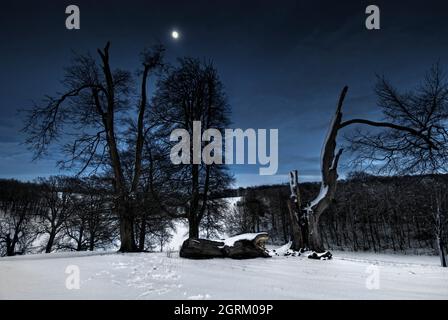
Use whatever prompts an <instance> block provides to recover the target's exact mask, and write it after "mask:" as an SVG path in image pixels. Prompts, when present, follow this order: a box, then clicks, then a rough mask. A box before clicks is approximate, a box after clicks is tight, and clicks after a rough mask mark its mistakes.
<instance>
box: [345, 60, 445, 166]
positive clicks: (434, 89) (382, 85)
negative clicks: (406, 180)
mask: <svg viewBox="0 0 448 320" xmlns="http://www.w3.org/2000/svg"><path fill="white" fill-rule="evenodd" d="M375 92H376V94H377V96H378V105H379V107H380V108H381V110H382V113H383V115H384V118H385V121H383V122H374V121H368V120H363V119H352V120H348V121H345V122H343V123H341V126H340V127H341V128H344V127H347V126H349V125H353V124H366V125H368V126H375V127H381V130H380V131H367V132H366V131H361V130H357V131H356V132H355V134H352V135H349V136H348V140H349V142H350V150H351V151H352V154H353V155H354V157H353V159H352V162H351V164H352V165H355V166H359V167H362V168H365V169H370V170H374V171H376V172H379V173H399V174H424V173H435V172H446V170H447V168H448V166H447V164H448V131H447V123H448V82H447V81H446V77H445V75H444V73H443V71H442V70H441V68H440V66H439V65H438V64H436V65H434V66H433V67H432V68H431V69H430V71H429V72H428V73H427V75H426V77H425V79H424V81H423V82H422V84H421V85H420V87H418V88H416V89H415V90H412V91H408V92H405V93H401V92H399V91H398V90H397V89H396V88H394V87H393V86H392V85H391V84H390V83H389V82H388V81H387V80H386V79H385V78H384V77H381V78H379V79H378V82H377V84H376V87H375Z"/></svg>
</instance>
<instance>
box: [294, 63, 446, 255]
mask: <svg viewBox="0 0 448 320" xmlns="http://www.w3.org/2000/svg"><path fill="white" fill-rule="evenodd" d="M427 81H428V84H427V86H426V87H425V88H426V91H424V92H425V94H424V96H423V97H421V98H420V99H411V101H414V100H416V101H417V102H418V103H420V104H422V105H421V106H420V105H419V110H418V111H419V113H418V115H416V114H414V111H413V110H409V103H402V101H401V100H400V96H399V95H397V94H396V93H395V91H394V90H393V89H391V88H390V87H389V86H388V84H387V83H384V82H383V83H382V85H381V90H380V89H379V91H378V94H379V95H380V98H381V101H382V103H383V104H384V110H383V112H384V113H385V114H386V115H387V117H388V119H389V120H390V122H387V121H383V122H377V121H370V120H365V119H351V120H347V121H345V122H342V105H343V102H344V99H345V96H346V94H347V90H348V87H347V86H346V87H344V88H343V89H342V92H341V94H340V97H339V101H338V104H337V108H336V113H335V115H334V116H333V120H332V122H331V124H330V128H329V130H328V133H327V137H326V139H325V142H324V144H323V147H322V153H321V174H322V181H321V187H320V192H319V194H318V195H317V196H316V198H314V200H313V201H311V202H310V203H309V204H307V205H306V206H305V207H302V210H304V211H305V213H304V217H303V219H304V220H305V221H306V222H305V225H307V226H308V229H309V231H308V230H307V229H305V231H302V238H303V239H307V240H303V241H302V244H301V246H302V247H303V245H304V244H305V243H307V244H308V245H309V248H310V249H311V250H314V251H317V252H322V251H323V250H324V247H323V243H322V239H321V236H320V232H319V218H320V216H321V215H322V213H323V212H325V210H327V208H328V207H329V206H330V204H331V202H332V201H333V199H334V197H335V192H336V184H337V178H338V173H337V167H338V162H339V158H340V156H341V153H342V149H339V150H338V151H337V152H336V139H337V135H338V131H339V130H340V129H342V128H345V127H347V126H349V125H354V124H364V125H369V126H374V127H381V128H384V129H385V130H392V133H390V140H391V141H392V143H393V144H392V147H393V148H392V149H390V148H388V147H387V146H384V145H382V141H381V138H382V137H383V136H382V135H379V136H378V137H376V140H374V142H372V139H369V138H366V137H365V136H363V137H361V139H358V140H356V143H358V144H363V145H366V146H368V147H369V148H371V150H373V151H372V152H374V154H376V153H375V148H376V147H378V148H379V147H380V146H381V145H382V146H383V148H385V149H386V150H388V151H387V152H390V153H391V156H390V158H386V159H389V160H390V159H392V161H393V162H394V164H396V163H397V162H396V154H397V153H398V154H400V153H405V154H407V155H409V154H411V157H412V153H413V154H414V155H415V158H416V160H415V161H416V163H417V164H416V166H417V165H422V163H425V158H424V157H422V155H425V154H428V155H431V157H430V159H429V161H431V163H432V164H435V165H436V166H437V165H440V164H441V163H444V161H446V157H445V154H446V141H447V138H448V132H446V130H445V129H444V127H443V119H446V113H444V112H443V111H444V110H446V106H445V102H440V101H439V100H440V99H442V98H443V99H444V98H445V97H447V96H448V85H443V84H441V79H440V74H439V72H438V71H437V70H435V71H434V70H433V71H432V73H431V74H430V77H429V78H428V80H427ZM442 88H446V89H447V90H442ZM443 99H442V100H443ZM443 101H445V100H443ZM387 102H390V103H391V104H392V106H390V105H388V104H387ZM421 119H423V120H421ZM388 132H389V131H388ZM400 141H402V142H403V143H404V146H400V144H399V143H400ZM389 147H390V146H389ZM383 151H384V150H383ZM370 159H375V156H372V155H371V156H370ZM435 159H437V160H438V161H436V160H435ZM294 176H295V173H294V172H292V173H291V199H292V200H291V203H290V208H291V210H290V212H291V214H290V215H291V217H292V218H291V222H292V224H293V226H292V229H293V234H295V233H297V230H298V229H300V225H298V224H299V218H298V217H299V216H300V215H299V212H300V211H299V209H300V202H299V199H300V197H299V196H298V183H297V179H296V178H295V177H294ZM294 238H298V237H294ZM297 244H298V243H296V244H295V245H297Z"/></svg>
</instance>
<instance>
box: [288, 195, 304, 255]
mask: <svg viewBox="0 0 448 320" xmlns="http://www.w3.org/2000/svg"><path fill="white" fill-rule="evenodd" d="M291 207H292V204H291V202H288V209H289V223H290V226H291V241H292V245H291V249H292V250H296V251H299V250H300V249H301V248H303V237H302V236H303V233H301V232H300V227H299V223H298V222H297V219H296V217H295V214H294V209H292V208H291Z"/></svg>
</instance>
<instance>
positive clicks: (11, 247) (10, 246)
mask: <svg viewBox="0 0 448 320" xmlns="http://www.w3.org/2000/svg"><path fill="white" fill-rule="evenodd" d="M14 254H15V243H14V241H11V235H10V234H7V235H6V255H7V256H13V255H14Z"/></svg>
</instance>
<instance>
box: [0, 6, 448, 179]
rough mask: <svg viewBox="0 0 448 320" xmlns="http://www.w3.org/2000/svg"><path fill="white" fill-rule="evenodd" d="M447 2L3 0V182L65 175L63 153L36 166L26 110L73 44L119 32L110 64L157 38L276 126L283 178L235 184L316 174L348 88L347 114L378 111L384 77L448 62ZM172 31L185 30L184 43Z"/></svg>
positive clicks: (256, 124) (242, 116)
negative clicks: (212, 69)
mask: <svg viewBox="0 0 448 320" xmlns="http://www.w3.org/2000/svg"><path fill="white" fill-rule="evenodd" d="M392 2H393V3H392ZM446 3H447V2H446V1H430V0H426V1H418V2H412V1H368V2H364V1H314V0H313V1H248V0H246V1H229V0H226V1H224V0H221V1H211V0H209V1H196V0H189V1H185V0H184V1H169V0H165V1H152V0H151V1H149V0H147V1H134V0H127V1H79V0H76V1H69V2H67V1H51V2H50V1H48V2H45V1H28V2H21V1H2V6H1V10H0V38H1V41H0V57H1V58H0V67H1V73H0V93H1V95H0V97H1V99H0V178H17V179H21V180H32V179H34V178H36V177H38V176H48V175H51V174H61V173H64V172H60V171H59V170H58V169H57V168H56V167H55V162H56V160H57V159H59V158H60V154H59V153H57V151H56V150H55V151H54V153H53V154H52V155H51V156H49V157H47V158H45V159H42V160H39V161H35V162H32V154H31V153H30V152H29V151H28V150H27V148H26V146H24V145H22V142H23V135H22V134H21V133H20V131H19V130H20V128H21V127H22V125H23V123H22V119H21V116H20V114H18V112H17V111H18V110H19V109H23V108H29V107H30V106H31V105H32V101H39V100H40V99H41V98H42V97H43V96H44V95H45V94H54V93H55V92H56V91H57V90H58V89H60V86H59V80H60V79H61V78H62V75H63V67H64V66H66V65H68V63H69V61H70V57H71V52H72V51H73V50H74V51H76V52H80V53H83V52H86V51H90V52H92V53H93V54H95V52H96V48H98V47H103V46H104V44H105V43H106V41H108V40H110V41H111V59H112V64H113V66H114V67H122V68H128V69H130V70H135V69H136V68H137V67H138V58H139V52H140V51H141V50H142V49H143V48H144V47H148V46H151V45H152V44H154V43H156V42H157V41H161V42H162V43H163V44H164V45H165V46H166V47H167V60H168V61H169V62H175V59H176V58H177V57H182V56H193V57H198V58H205V59H212V60H213V61H214V63H215V66H216V67H217V69H218V71H219V74H220V76H221V80H222V82H223V84H224V86H225V89H226V93H227V95H228V97H229V102H230V105H231V107H232V123H233V124H232V127H237V128H242V129H245V128H266V129H269V128H276V129H279V164H280V165H279V171H278V174H277V175H276V176H259V175H258V166H255V165H250V166H249V165H239V166H232V167H231V169H232V171H233V172H234V173H235V177H236V179H237V185H239V186H247V185H257V184H262V183H277V182H287V181H288V179H287V173H288V171H289V170H291V169H298V170H299V171H300V179H301V180H318V179H319V156H320V149H321V144H322V140H323V139H324V136H325V133H326V130H327V127H328V124H329V121H330V119H331V116H332V114H333V112H334V109H335V104H336V101H337V98H338V95H339V92H340V90H341V88H342V87H343V86H344V85H348V86H349V93H348V96H347V100H346V103H345V105H344V110H345V114H344V117H345V119H348V118H350V117H354V116H357V117H358V116H362V117H366V118H369V119H378V117H379V116H380V114H379V113H378V108H377V106H376V104H375V96H374V94H373V86H374V84H375V79H376V76H375V75H376V74H379V75H385V76H386V77H387V78H389V79H390V80H391V81H392V82H393V83H394V84H396V85H397V86H398V87H400V88H404V89H411V88H412V87H415V86H416V85H418V83H419V81H421V79H422V78H423V76H424V73H425V71H426V70H427V69H429V67H430V66H431V65H432V64H434V63H436V62H437V61H440V63H441V65H442V67H444V68H445V70H448V50H447V49H448V36H447V35H448V4H446ZM69 4H76V5H78V6H79V7H80V11H81V30H67V29H66V28H65V18H66V14H65V7H66V6H67V5H69ZM369 4H376V5H378V6H379V7H380V10H381V30H374V31H368V30H366V28H365V25H364V22H365V18H366V14H365V8H366V6H367V5H369ZM173 29H176V30H178V31H179V32H180V38H179V39H178V40H177V41H175V40H173V39H172V38H171V37H170V33H171V31H172V30H173ZM342 142H343V140H341V143H342ZM342 162H344V159H342ZM342 172H343V173H344V170H342Z"/></svg>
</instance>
